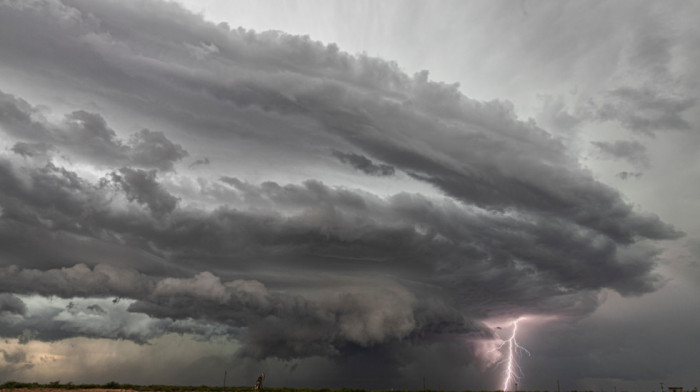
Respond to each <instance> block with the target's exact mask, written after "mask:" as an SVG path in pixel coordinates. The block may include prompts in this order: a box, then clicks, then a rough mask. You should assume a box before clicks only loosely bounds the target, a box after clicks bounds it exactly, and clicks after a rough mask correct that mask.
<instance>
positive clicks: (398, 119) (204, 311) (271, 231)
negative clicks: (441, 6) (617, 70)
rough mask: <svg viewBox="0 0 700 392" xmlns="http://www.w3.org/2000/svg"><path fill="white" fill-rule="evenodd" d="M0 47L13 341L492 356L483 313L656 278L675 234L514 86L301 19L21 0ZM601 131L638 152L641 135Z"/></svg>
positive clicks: (623, 95) (14, 358)
mask: <svg viewBox="0 0 700 392" xmlns="http://www.w3.org/2000/svg"><path fill="white" fill-rule="evenodd" d="M0 53H2V54H3V55H2V58H1V59H0V65H2V67H3V70H4V71H3V72H5V73H6V74H7V75H10V74H11V75H14V76H15V77H16V78H18V80H22V81H23V83H24V86H25V87H26V88H25V89H21V88H13V87H12V86H16V85H15V84H0V88H1V89H2V91H0V132H1V133H2V147H3V149H2V152H1V154H0V243H1V244H2V246H1V247H0V249H1V250H0V290H1V291H2V293H0V312H1V314H2V318H1V320H2V321H0V335H2V338H4V339H19V340H18V341H19V342H20V343H24V345H25V346H26V345H27V344H28V342H60V341H63V340H66V339H79V338H85V337H87V338H94V339H110V340H111V339H114V340H120V341H122V340H123V341H125V342H124V344H125V345H126V344H127V342H128V341H132V342H135V343H138V344H144V343H149V342H153V341H158V340H159V339H167V336H169V334H173V333H174V334H185V335H187V336H191V337H192V339H195V340H199V341H204V340H209V339H223V341H225V342H227V344H230V345H231V347H235V350H234V353H233V355H232V356H231V361H232V362H235V361H248V362H245V363H263V362H255V361H278V362H276V363H278V364H284V363H287V364H294V365H293V366H292V365H290V366H291V370H289V369H288V370H287V371H289V372H293V371H294V369H295V367H296V366H297V365H298V364H299V363H302V365H301V366H302V367H304V365H303V363H304V362H303V361H317V363H320V364H322V366H321V365H319V369H325V370H324V371H326V372H327V374H331V376H328V377H329V378H328V379H327V380H326V381H327V382H328V383H331V384H333V385H332V386H342V385H347V384H348V382H352V381H348V379H347V378H343V377H341V376H340V375H339V372H338V371H337V370H332V369H339V368H346V369H352V372H354V374H359V375H362V377H365V378H372V377H377V376H376V375H374V374H375V373H373V372H374V371H376V369H381V372H382V374H383V376H382V377H385V378H382V379H381V380H382V381H381V382H380V381H379V380H380V379H376V382H377V384H372V385H379V386H386V385H389V384H388V383H393V384H391V385H400V380H401V379H402V377H406V375H407V374H408V373H410V372H412V368H411V365H410V361H411V359H412V358H418V357H421V356H423V357H426V355H427V354H426V353H428V352H431V351H432V352H433V353H437V354H435V355H437V356H438V357H441V358H452V357H454V356H455V355H459V359H458V360H456V361H452V362H450V363H451V364H449V365H448V364H447V362H445V364H444V366H446V367H448V368H450V366H452V367H454V369H461V368H464V367H468V366H473V367H478V366H481V365H479V364H480V363H482V362H483V361H485V360H487V359H485V355H484V352H483V347H484V344H488V342H496V341H497V340H498V338H497V336H496V331H495V330H494V329H492V328H491V327H489V326H488V325H487V321H488V320H490V319H499V318H501V319H503V318H505V319H507V318H510V317H515V316H518V315H523V314H530V315H541V316H553V317H559V318H566V319H579V318H581V317H585V316H587V315H589V314H591V312H593V311H594V310H595V309H596V308H597V307H598V305H599V304H600V301H601V299H602V297H601V296H600V293H601V292H602V291H603V290H606V289H607V290H613V291H616V292H617V293H619V294H621V295H623V296H639V295H643V294H645V293H650V292H653V291H654V290H656V289H657V288H659V287H660V286H661V285H662V284H663V283H664V279H663V278H662V277H661V275H660V274H659V273H658V271H657V263H658V255H659V253H660V250H659V248H658V247H659V246H660V244H661V243H660V242H657V241H658V240H667V239H676V238H679V237H681V236H682V235H683V233H682V232H680V231H679V230H677V229H675V228H674V227H673V226H671V225H670V224H668V223H666V222H664V221H662V220H661V219H659V217H657V216H656V215H654V214H653V212H650V211H644V210H642V209H641V208H639V207H637V206H635V205H634V204H633V203H631V202H630V201H628V200H627V199H626V198H625V197H623V196H622V195H621V194H620V193H619V192H618V191H617V190H615V189H614V188H612V187H610V186H608V185H606V184H604V183H602V182H600V181H598V180H597V179H596V178H594V176H593V175H592V174H591V172H590V171H589V170H587V169H586V168H585V167H583V166H582V164H581V163H580V162H579V161H578V159H577V158H576V157H575V156H572V155H571V154H570V150H569V149H567V148H566V146H565V141H564V140H560V139H559V138H558V137H557V136H556V135H554V134H553V133H551V132H549V131H548V130H547V129H543V128H542V127H540V126H539V125H538V124H537V123H535V122H534V121H532V120H530V121H524V120H521V119H519V118H518V117H517V116H516V115H515V112H514V109H513V107H512V105H511V104H510V103H508V102H506V101H497V100H495V101H488V102H484V101H478V100H474V99H470V98H469V97H468V96H465V95H464V94H463V93H462V92H461V91H460V90H459V88H458V86H456V85H450V84H443V83H439V82H434V81H431V80H429V78H428V74H427V72H421V73H417V74H415V75H408V74H406V73H404V72H403V71H402V70H401V69H400V68H399V67H398V65H397V64H395V63H392V62H387V61H384V60H381V59H378V58H372V57H368V56H366V55H357V56H354V55H350V54H347V53H345V52H342V51H341V50H339V48H338V47H337V46H335V45H333V44H331V45H323V44H321V43H318V42H314V41H312V40H310V39H309V38H308V37H301V36H293V35H287V34H284V33H281V32H262V33H258V32H254V31H250V30H245V29H242V28H237V29H231V28H229V27H228V26H227V25H225V24H220V25H215V24H212V23H209V22H205V21H204V20H203V19H202V17H201V16H198V15H194V14H192V13H190V12H188V11H185V10H184V9H182V8H181V7H180V6H177V5H175V4H172V3H167V2H160V1H127V2H122V1H100V2H93V1H81V0H65V1H57V0H41V1H39V0H37V1H12V0H11V1H5V2H2V3H0ZM467 94H468V93H467ZM55 96H60V97H62V98H65V99H61V100H56V101H52V100H50V99H44V98H42V97H55ZM47 101H48V102H49V103H46V102H47ZM693 104H694V102H692V101H689V100H678V99H673V98H665V97H659V96H655V95H654V94H652V93H651V92H649V91H636V90H616V91H613V92H611V93H610V95H609V97H608V102H606V103H605V104H604V105H602V106H601V107H600V108H599V112H598V113H597V115H599V116H600V117H601V118H602V119H604V120H614V121H618V122H620V123H621V124H623V126H625V127H631V128H634V129H636V130H638V131H639V132H640V133H642V134H652V133H654V132H657V131H658V130H660V129H664V130H666V129H668V130H676V131H686V130H688V128H689V124H688V123H687V122H686V121H685V120H683V118H682V117H681V114H682V113H683V111H684V110H687V109H688V108H689V107H691V106H692V105H693ZM651 106H653V107H654V108H655V109H653V110H647V111H638V110H637V108H640V107H641V108H647V107H651ZM595 146H596V147H597V148H598V149H599V150H600V153H601V154H603V155H604V156H605V157H608V158H613V159H622V160H627V161H629V162H630V163H632V164H633V165H634V166H636V167H640V168H647V167H648V166H649V162H648V158H647V156H646V150H645V149H644V146H643V145H641V144H639V143H634V142H622V141H618V142H615V143H610V142H596V143H595ZM202 157H206V158H202ZM195 158H196V159H195ZM485 342H486V343H485ZM202 344H203V343H202ZM17 347H19V348H17V350H19V351H12V352H10V351H5V350H3V355H4V358H5V362H6V363H7V364H8V365H7V366H6V367H0V378H3V379H4V378H6V377H5V376H6V375H10V374H14V373H12V372H13V371H17V369H18V367H17V366H15V364H17V363H24V362H26V357H25V356H23V355H24V354H23V352H24V351H21V350H22V347H24V346H23V345H19V346H17ZM455 347H457V348H455ZM456 353H459V354H456ZM358 358H359V359H358ZM251 361H252V362H251ZM300 361H301V362H300ZM448 362H449V361H448ZM268 363H270V362H268ZM10 365H12V366H10ZM34 366H38V365H36V364H34ZM270 366H272V365H270ZM279 366H282V365H279ZM285 366H286V365H285ZM310 369H311V367H309V366H307V367H305V368H304V370H303V371H304V372H307V373H305V374H308V375H309V376H317V375H316V374H314V372H313V370H310ZM329 369H330V370H329ZM3 372H4V373H3ZM332 377H336V378H332ZM75 381H80V380H75ZM105 381H108V380H105ZM122 381H124V382H128V381H130V380H122ZM183 382H187V380H184V381H183ZM363 382H365V381H363ZM382 382H383V383H384V384H382Z"/></svg>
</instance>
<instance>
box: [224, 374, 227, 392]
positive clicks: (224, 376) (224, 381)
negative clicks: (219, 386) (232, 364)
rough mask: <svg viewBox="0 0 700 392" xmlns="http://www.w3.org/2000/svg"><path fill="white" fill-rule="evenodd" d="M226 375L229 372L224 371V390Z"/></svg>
mask: <svg viewBox="0 0 700 392" xmlns="http://www.w3.org/2000/svg"><path fill="white" fill-rule="evenodd" d="M226 373H227V371H226V370H224V388H226Z"/></svg>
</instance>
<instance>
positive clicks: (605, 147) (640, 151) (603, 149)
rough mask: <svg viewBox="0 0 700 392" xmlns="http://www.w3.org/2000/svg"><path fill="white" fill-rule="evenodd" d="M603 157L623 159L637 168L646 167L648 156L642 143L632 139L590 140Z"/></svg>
mask: <svg viewBox="0 0 700 392" xmlns="http://www.w3.org/2000/svg"><path fill="white" fill-rule="evenodd" d="M592 144H593V145H594V146H596V147H597V148H598V150H599V152H600V153H601V155H602V156H603V157H604V158H608V159H623V160H626V161H627V162H629V163H631V164H632V165H634V167H637V168H642V169H644V168H648V167H649V157H648V155H647V149H646V147H644V145H643V144H642V143H639V142H637V141H634V140H616V141H614V142H602V141H601V142H592Z"/></svg>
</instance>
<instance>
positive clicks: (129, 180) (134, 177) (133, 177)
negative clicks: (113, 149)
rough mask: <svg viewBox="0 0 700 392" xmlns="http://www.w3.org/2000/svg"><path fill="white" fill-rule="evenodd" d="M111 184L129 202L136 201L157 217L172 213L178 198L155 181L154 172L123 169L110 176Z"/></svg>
mask: <svg viewBox="0 0 700 392" xmlns="http://www.w3.org/2000/svg"><path fill="white" fill-rule="evenodd" d="M110 179H111V182H112V183H113V184H115V185H117V186H119V187H120V188H121V189H122V190H123V191H124V193H126V197H127V198H128V199H129V200H130V201H134V200H136V201H137V202H138V203H140V204H144V205H146V206H148V208H149V209H150V210H151V211H152V212H153V213H154V214H157V215H163V214H167V213H170V212H172V211H173V210H174V209H175V207H176V206H177V202H178V198H177V197H175V196H173V195H171V194H170V193H168V191H167V190H165V189H164V188H163V187H162V186H161V185H160V184H159V183H158V182H157V181H156V171H155V170H149V171H145V170H140V169H132V168H129V167H123V168H121V169H119V172H112V173H111V174H110Z"/></svg>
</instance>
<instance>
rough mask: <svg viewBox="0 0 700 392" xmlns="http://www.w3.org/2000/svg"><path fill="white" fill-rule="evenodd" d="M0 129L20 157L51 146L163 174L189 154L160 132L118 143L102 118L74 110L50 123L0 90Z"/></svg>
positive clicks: (36, 110)
mask: <svg viewBox="0 0 700 392" xmlns="http://www.w3.org/2000/svg"><path fill="white" fill-rule="evenodd" d="M0 108H2V110H1V111H0V127H1V128H2V129H3V130H4V131H5V132H6V133H7V134H8V135H10V136H12V137H17V138H19V139H22V140H26V141H27V142H25V141H21V142H17V143H16V144H15V146H14V147H13V149H12V150H13V151H14V152H15V153H17V154H20V155H23V156H37V155H46V154H47V152H49V151H50V150H52V149H53V147H54V146H55V147H61V148H63V149H65V150H67V151H68V152H70V153H74V154H77V155H78V156H80V157H84V158H87V159H88V160H90V161H91V162H100V163H103V164H107V165H124V164H128V165H136V166H140V167H148V168H150V167H153V168H157V169H160V170H164V171H169V170H173V165H174V163H175V162H177V161H179V160H181V159H183V158H184V157H187V156H188V155H189V154H188V152H187V151H185V150H184V149H183V148H182V146H180V145H179V144H175V143H173V142H172V141H170V140H169V139H168V138H167V137H165V135H164V134H163V133H162V132H154V131H150V130H148V129H143V130H141V131H139V132H137V133H135V134H133V135H131V137H130V138H129V140H128V141H126V142H125V141H123V140H121V139H120V138H119V137H118V136H117V134H116V132H115V131H114V130H113V129H111V128H110V127H109V126H108V125H107V122H106V121H105V119H104V118H103V117H102V116H101V115H99V114H97V113H91V112H87V111H84V110H78V111H74V112H71V113H68V114H66V115H65V117H64V119H63V121H62V122H61V123H58V124H54V123H51V122H50V121H48V120H47V119H46V118H45V117H44V116H43V115H42V113H41V110H40V109H39V108H36V107H32V106H31V105H30V104H29V103H28V102H27V101H25V100H23V99H21V98H17V97H15V96H13V95H11V94H7V93H5V92H2V91H0Z"/></svg>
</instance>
